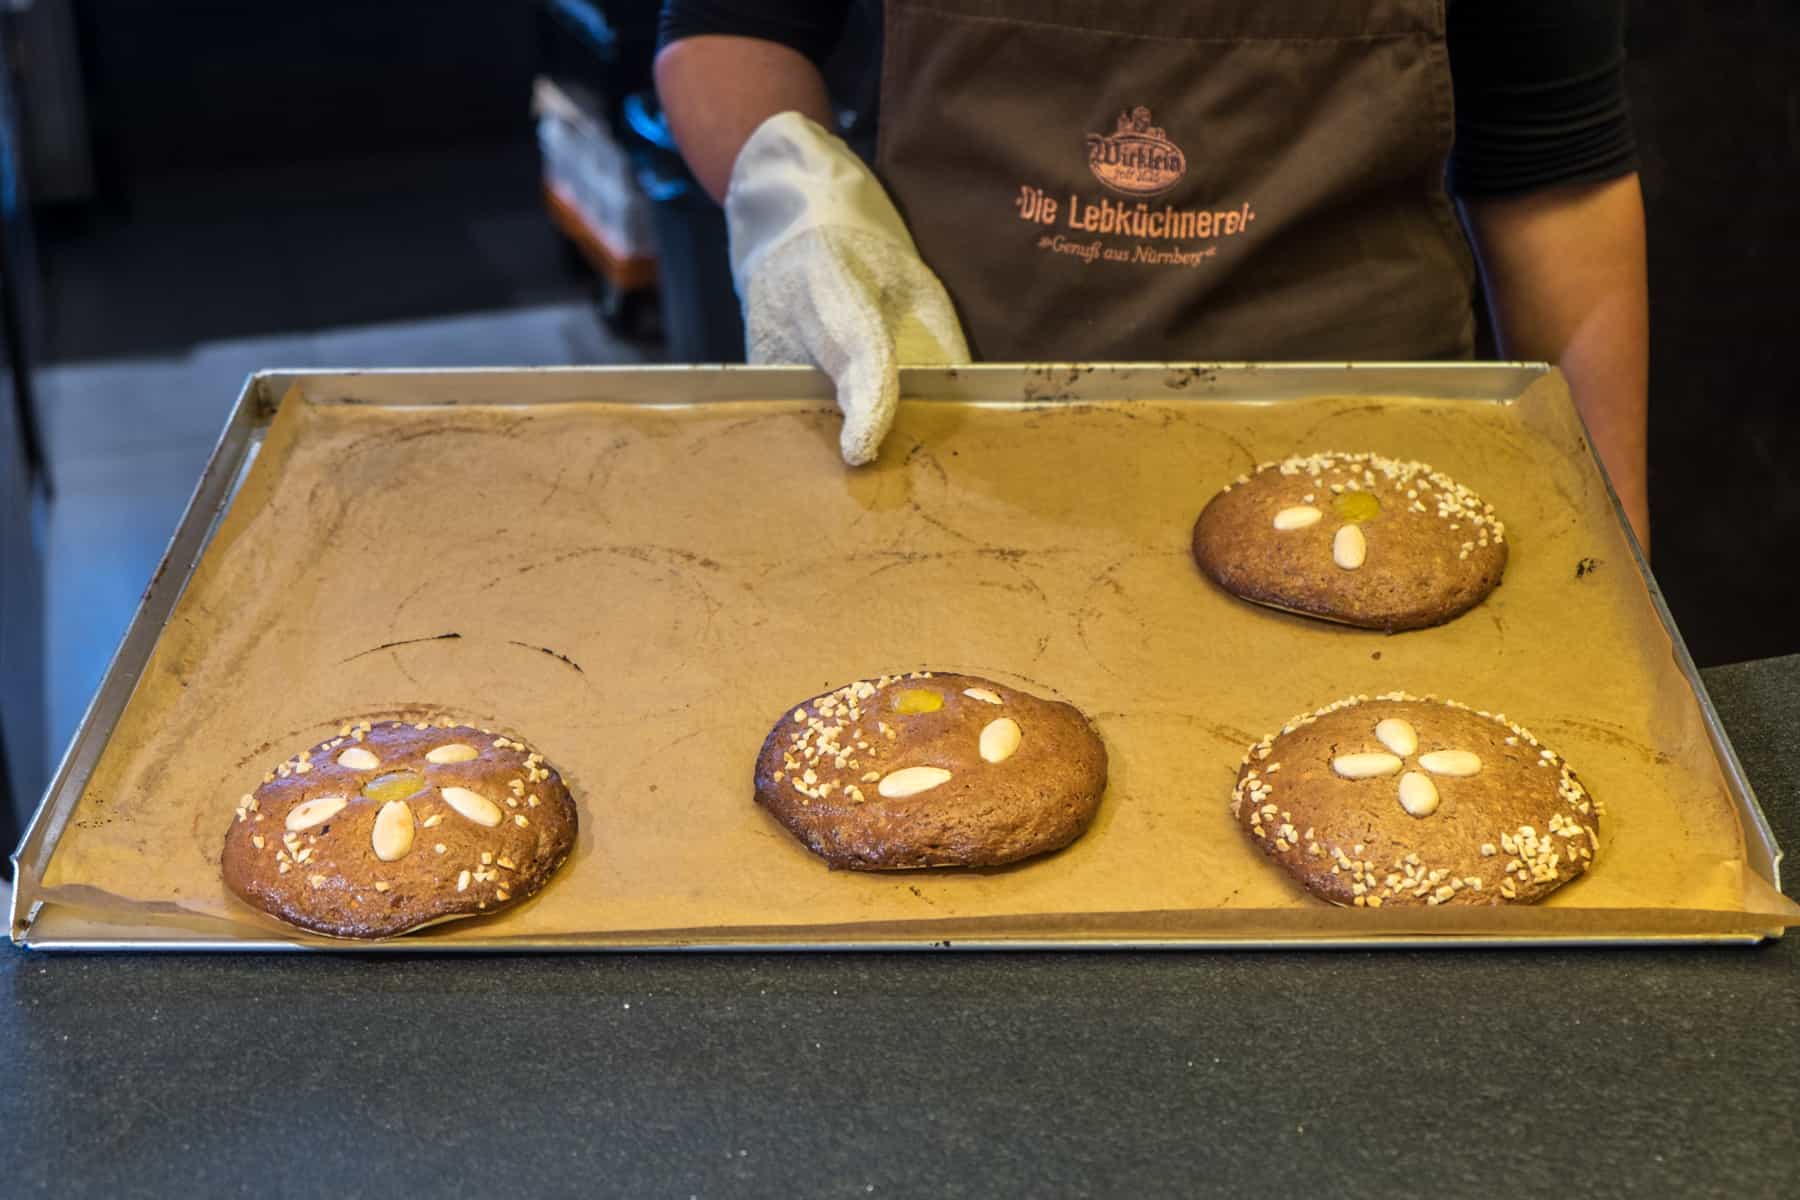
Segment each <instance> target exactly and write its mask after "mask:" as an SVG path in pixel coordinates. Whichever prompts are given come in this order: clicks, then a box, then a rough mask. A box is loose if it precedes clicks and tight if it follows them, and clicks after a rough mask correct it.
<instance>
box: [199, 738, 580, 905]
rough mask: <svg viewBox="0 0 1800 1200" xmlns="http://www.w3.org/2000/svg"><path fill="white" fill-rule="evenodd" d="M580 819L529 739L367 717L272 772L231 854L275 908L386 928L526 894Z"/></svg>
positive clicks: (255, 900)
mask: <svg viewBox="0 0 1800 1200" xmlns="http://www.w3.org/2000/svg"><path fill="white" fill-rule="evenodd" d="M575 829H576V815H575V801H574V799H573V798H571V797H570V795H569V790H568V788H567V787H565V786H564V785H563V781H562V777H561V776H560V775H559V774H557V772H556V770H555V768H553V767H551V766H549V765H548V764H547V763H545V762H544V760H543V756H541V755H539V754H537V753H536V752H535V751H533V750H532V749H531V748H530V747H528V746H526V745H525V744H524V743H523V742H519V741H514V740H513V739H511V738H509V737H506V736H504V735H500V734H494V733H490V732H488V731H487V730H485V729H475V728H471V727H469V726H466V725H451V724H448V723H444V724H439V725H431V724H424V723H421V724H409V723H407V722H403V721H383V722H381V723H379V724H371V723H369V722H366V721H365V722H361V723H359V724H354V725H346V726H344V727H343V729H341V730H339V731H338V736H337V737H334V738H332V739H331V740H329V741H327V742H324V743H322V744H320V745H318V746H314V747H313V748H312V749H311V750H307V751H304V752H302V753H301V754H300V755H299V756H298V757H296V758H292V759H289V760H288V761H286V762H284V763H282V764H281V765H280V766H278V767H276V768H275V769H274V770H273V771H271V772H270V773H269V774H267V775H265V776H263V781H262V784H261V786H259V787H258V788H257V789H256V790H255V791H254V792H251V793H249V794H248V795H246V796H244V797H243V798H242V799H241V800H240V801H239V802H238V806H237V813H236V816H235V817H234V819H233V820H232V823H231V827H230V828H229V829H228V830H227V831H226V833H225V851H224V855H223V858H222V859H221V866H222V868H223V871H224V876H225V885H226V886H227V887H229V888H230V889H231V890H232V891H233V892H236V893H237V894H238V895H239V896H240V897H242V898H243V899H244V900H245V901H246V902H248V903H249V904H251V905H253V906H255V907H257V908H260V909H262V910H263V911H264V912H266V913H269V914H270V915H271V916H274V917H277V918H279V919H281V920H283V921H286V922H288V923H289V924H292V925H298V926H300V927H301V928H303V929H310V930H312V931H313V932H315V933H324V934H330V935H331V936H333V937H345V938H382V937H391V936H393V935H394V934H399V933H406V932H409V931H411V930H414V929H418V928H420V927H422V926H425V925H432V924H436V923H438V922H440V921H448V920H453V919H455V918H458V917H472V916H475V915H477V914H483V913H495V912H499V911H500V910H502V909H504V908H507V907H510V906H511V905H514V904H517V903H518V902H519V901H521V900H523V899H525V898H526V897H527V896H530V895H532V894H533V893H534V892H536V891H537V890H538V889H540V888H542V887H543V886H544V884H545V883H546V882H548V880H549V879H550V877H551V875H553V874H554V873H555V872H556V869H557V868H558V867H559V866H561V865H562V863H563V860H564V859H566V858H568V856H569V851H570V850H571V849H573V848H574V845H575Z"/></svg>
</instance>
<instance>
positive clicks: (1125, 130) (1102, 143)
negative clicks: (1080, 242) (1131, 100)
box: [1087, 105, 1187, 196]
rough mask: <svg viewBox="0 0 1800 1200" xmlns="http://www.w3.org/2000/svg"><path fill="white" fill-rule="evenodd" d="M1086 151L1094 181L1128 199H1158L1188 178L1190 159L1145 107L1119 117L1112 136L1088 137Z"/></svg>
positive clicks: (1105, 134) (1093, 134)
mask: <svg viewBox="0 0 1800 1200" xmlns="http://www.w3.org/2000/svg"><path fill="white" fill-rule="evenodd" d="M1087 151H1088V167H1089V168H1090V169H1091V170H1092V171H1093V172H1094V178H1095V179H1098V180H1099V181H1100V182H1101V183H1103V184H1105V185H1106V186H1107V187H1109V188H1111V189H1112V190H1113V191H1115V192H1121V193H1123V194H1124V195H1127V196H1155V195H1158V194H1160V193H1162V192H1166V191H1168V190H1169V189H1170V188H1172V187H1174V186H1175V185H1176V184H1177V183H1180V182H1181V177H1182V176H1183V175H1186V174H1187V155H1185V154H1183V153H1182V152H1181V147H1180V146H1177V145H1176V144H1175V143H1174V142H1172V141H1170V140H1169V135H1168V134H1166V133H1164V132H1163V131H1162V129H1160V128H1159V127H1157V126H1155V125H1152V124H1151V123H1150V110H1149V109H1148V108H1145V107H1144V106H1143V105H1139V106H1138V107H1136V108H1134V109H1132V110H1131V111H1130V112H1123V113H1120V114H1119V119H1118V121H1117V123H1116V125H1115V127H1114V129H1113V131H1112V132H1111V133H1090V134H1088V135H1087Z"/></svg>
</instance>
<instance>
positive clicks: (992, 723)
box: [756, 671, 1106, 870]
mask: <svg viewBox="0 0 1800 1200" xmlns="http://www.w3.org/2000/svg"><path fill="white" fill-rule="evenodd" d="M1105 790H1106V747H1105V746H1104V745H1103V744H1102V743H1101V741H1100V737H1099V735H1098V734H1096V733H1095V732H1094V729H1093V726H1091V725H1090V724H1089V723H1088V720H1087V718H1086V717H1084V716H1083V715H1082V714H1081V712H1080V710H1078V709H1076V708H1075V707H1074V706H1073V705H1071V704H1064V703H1062V702H1061V701H1056V700H1043V699H1040V698H1038V697H1036V696H1032V695H1029V694H1027V693H1025V692H1021V691H1019V690H1018V689H1017V688H1013V687H1008V686H1006V685H1005V684H1000V683H994V682H992V681H991V680H987V679H981V678H977V677H975V676H972V675H946V674H938V673H933V672H930V671H919V672H914V673H912V674H908V675H883V676H882V677H881V678H879V679H862V680H858V681H856V682H855V683H850V684H846V685H844V686H843V687H840V688H837V689H835V690H834V691H830V692H827V693H826V694H824V695H822V696H815V697H813V698H812V699H810V700H807V701H804V702H802V703H800V704H798V705H795V706H794V707H792V708H790V709H789V710H788V711H787V712H786V713H784V714H783V715H782V717H781V719H780V720H779V721H777V722H776V723H775V728H774V729H772V730H770V731H769V736H768V737H767V739H765V740H764V742H763V747H762V753H761V754H760V755H759V756H758V757H757V760H756V802H757V803H758V804H760V805H762V806H763V807H764V808H766V809H768V810H769V812H770V813H772V814H774V816H775V819H776V820H778V821H780V822H781V823H782V824H783V825H785V826H787V828H788V830H789V832H791V833H792V834H793V835H794V836H795V837H797V838H799V839H800V841H802V842H803V843H805V844H806V846H807V847H808V848H810V849H811V850H812V851H813V852H814V853H816V854H818V855H819V856H820V857H821V858H823V859H825V861H826V862H828V863H830V864H831V865H832V866H833V867H851V868H855V869H859V870H893V869H898V868H910V867H972V866H997V865H999V864H1001V863H1010V862H1017V861H1018V860H1019V859H1022V858H1030V857H1031V856H1033V855H1036V854H1043V853H1045V852H1046V851H1050V850H1055V849H1058V848H1060V847H1062V846H1066V845H1068V844H1069V843H1070V842H1072V841H1074V840H1075V839H1076V838H1077V837H1079V836H1081V833H1082V831H1083V830H1085V829H1086V828H1087V827H1088V823H1089V822H1090V821H1091V820H1093V816H1094V810H1095V809H1096V808H1098V807H1099V805H1100V794H1101V793H1102V792H1103V791H1105Z"/></svg>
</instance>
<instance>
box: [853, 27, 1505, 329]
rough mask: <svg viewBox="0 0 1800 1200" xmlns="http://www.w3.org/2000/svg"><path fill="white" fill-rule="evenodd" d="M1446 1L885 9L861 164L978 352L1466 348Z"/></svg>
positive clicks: (1465, 253)
mask: <svg viewBox="0 0 1800 1200" xmlns="http://www.w3.org/2000/svg"><path fill="white" fill-rule="evenodd" d="M1452 131H1453V121H1452V112H1451V98H1450V67H1449V59H1448V54H1447V51H1446V48H1445V43H1444V9H1443V0H1316V2H1314V0H1308V2H1307V3H1271V2H1270V0H1159V2H1157V3H1145V2H1144V0H887V17H886V45H885V49H884V63H883V69H882V98H881V128H880V141H879V146H878V149H877V154H876V169H877V173H878V174H880V176H881V177H882V179H883V181H884V182H885V183H886V184H887V187H888V189H889V191H890V192H891V193H892V195H893V197H894V201H895V203H896V204H897V205H898V206H899V209H900V212H901V215H902V216H903V217H904V218H905V219H906V224H907V227H908V228H909V229H910V230H911V231H912V234H913V237H914V239H915V240H916V241H917V243H918V246H919V250H920V253H921V254H922V255H923V257H924V259H925V261H926V262H927V263H928V264H929V265H930V266H931V268H932V269H933V270H934V271H936V272H937V274H938V276H939V277H940V278H941V279H942V280H943V281H944V285H945V287H946V288H947V289H948V290H949V292H950V296H951V298H952V299H953V300H954V301H955V302H956V306H957V312H958V315H959V316H960V317H961V318H962V321H963V328H964V330H965V332H966V333H967V335H968V338H969V345H970V348H971V350H972V351H973V352H974V354H975V356H976V357H978V358H984V359H988V360H997V361H1029V360H1043V359H1049V358H1054V359H1086V360H1090V361H1105V360H1118V361H1133V360H1168V359H1203V360H1205V359H1212V360H1233V359H1239V360H1243V359H1248V360H1279V359H1344V360H1353V359H1355V360H1382V359H1388V360H1404V359H1430V358H1452V357H1468V356H1469V354H1470V353H1471V350H1472V347H1473V334H1474V317H1473V308H1472V302H1473V287H1474V281H1475V270H1474V263H1473V260H1472V258H1471V256H1470V254H1469V250H1468V246H1467V244H1466V243H1465V241H1464V239H1463V234H1462V230H1461V227H1460V225H1459V224H1458V222H1457V220H1456V215H1455V213H1454V211H1453V210H1452V208H1451V205H1450V201H1449V198H1448V196H1446V194H1445V192H1444V163H1445V159H1446V158H1447V156H1448V154H1449V151H1450V141H1451V136H1452Z"/></svg>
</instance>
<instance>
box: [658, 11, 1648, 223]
mask: <svg viewBox="0 0 1800 1200" xmlns="http://www.w3.org/2000/svg"><path fill="white" fill-rule="evenodd" d="M857 2H858V0H665V3H664V5H663V13H662V34H661V37H662V42H663V44H665V45H667V44H668V43H670V42H673V41H676V40H679V39H681V38H684V37H692V36H694V35H696V34H732V35H737V36H741V37H755V38H762V39H764V40H767V41H772V42H778V43H780V44H782V45H785V46H788V47H791V48H792V49H794V50H796V51H798V52H799V53H801V54H804V55H805V56H806V57H807V58H809V59H811V60H812V61H813V62H814V63H816V64H819V65H821V66H823V65H824V64H825V62H826V60H827V59H828V58H829V57H830V55H831V53H832V51H833V49H834V48H835V47H836V46H837V45H838V43H839V41H840V39H841V38H842V37H843V34H844V30H845V25H846V21H847V18H848V17H849V15H850V12H851V10H852V8H853V7H854V6H855V4H856V3H857ZM863 2H864V3H866V2H867V0H863ZM1447 20H1448V27H1447V31H1446V32H1447V41H1448V45H1449V53H1450V79H1451V86H1452V89H1453V91H1454V93H1455V100H1456V138H1455V142H1454V144H1453V146H1452V148H1451V153H1450V162H1449V165H1448V171H1447V177H1446V183H1447V186H1448V187H1449V190H1450V191H1451V193H1452V194H1454V195H1458V196H1466V197H1493V196H1505V195H1513V194H1518V193H1521V192H1530V191H1535V190H1538V189H1541V188H1546V187H1554V186H1557V185H1559V184H1570V183H1591V182H1598V181H1601V180H1605V179H1612V178H1616V177H1618V176H1621V175H1625V174H1628V173H1630V172H1632V171H1634V170H1636V169H1637V146H1636V142H1635V140H1634V139H1633V136H1632V129H1631V117H1630V113H1629V111H1628V110H1627V108H1626V103H1625V85H1624V65H1625V46H1624V40H1625V0H1449V6H1448V12H1447ZM870 69H873V68H872V67H871V68H870Z"/></svg>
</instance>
